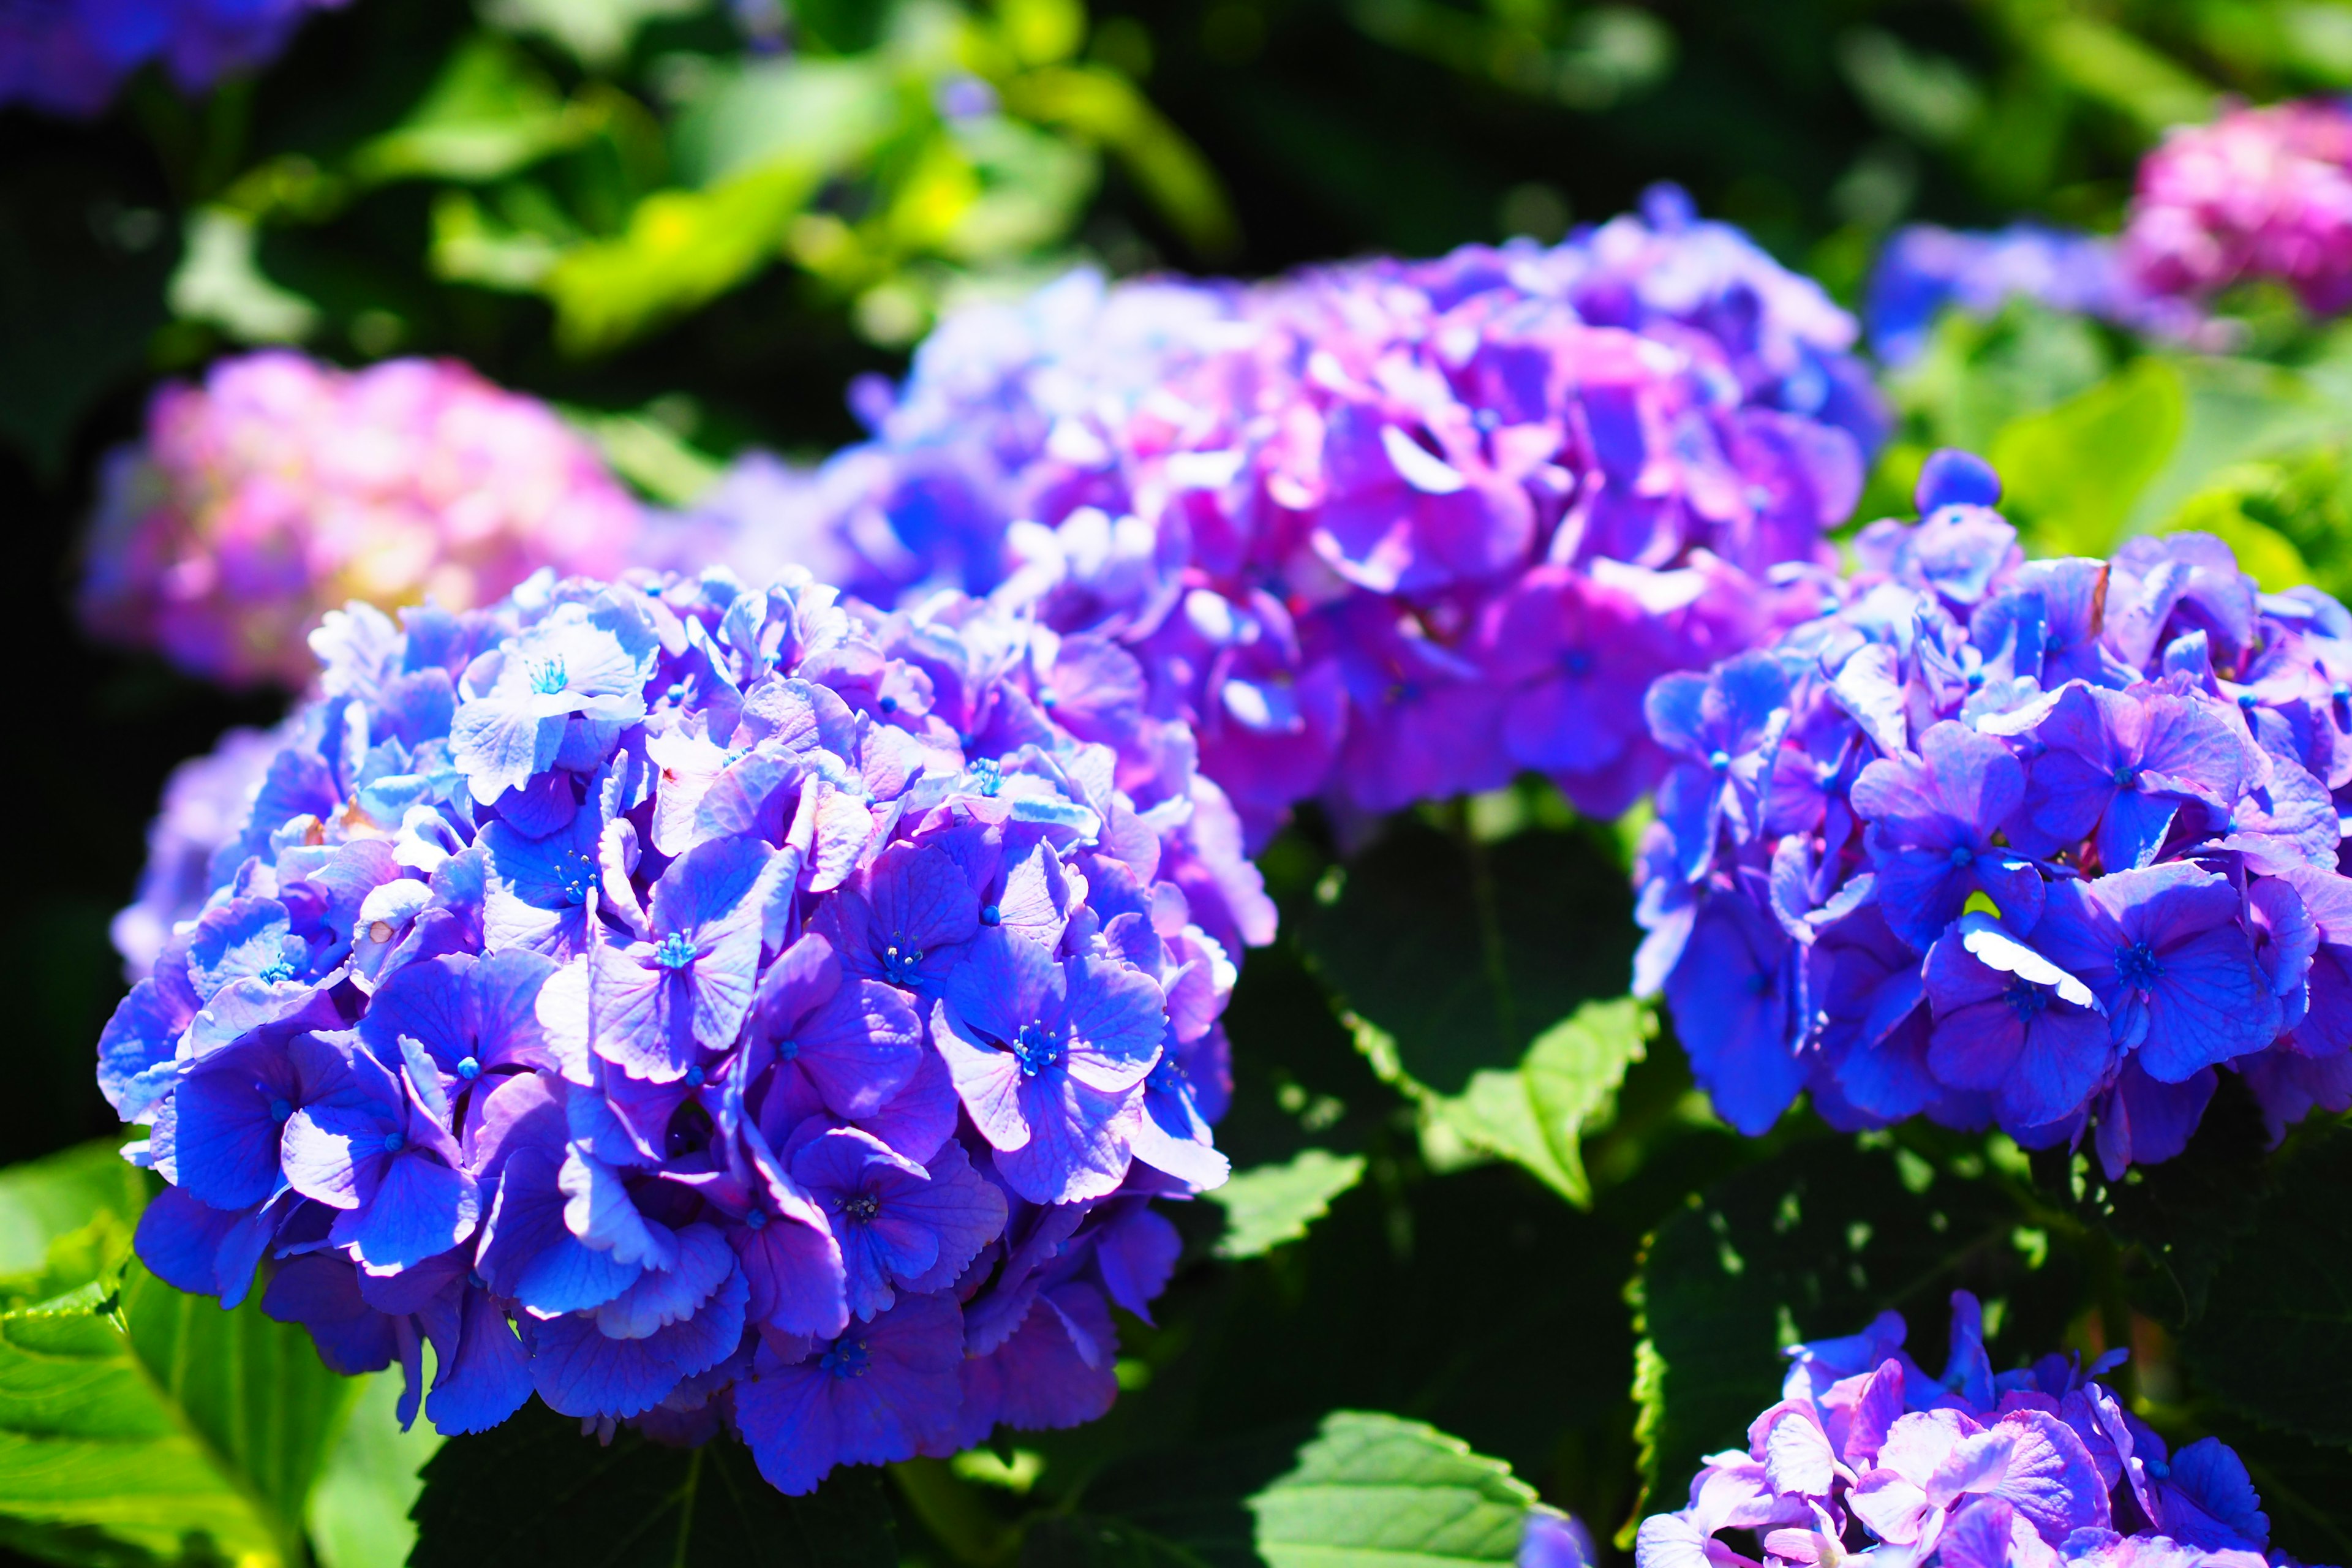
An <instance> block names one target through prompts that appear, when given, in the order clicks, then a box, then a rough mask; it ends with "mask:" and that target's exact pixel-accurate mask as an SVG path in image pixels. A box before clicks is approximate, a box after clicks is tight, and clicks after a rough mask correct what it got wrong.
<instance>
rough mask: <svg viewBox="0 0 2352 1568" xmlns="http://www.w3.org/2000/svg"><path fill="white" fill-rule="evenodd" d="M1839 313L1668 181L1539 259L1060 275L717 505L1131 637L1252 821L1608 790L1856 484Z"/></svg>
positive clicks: (830, 559)
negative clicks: (820, 449)
mask: <svg viewBox="0 0 2352 1568" xmlns="http://www.w3.org/2000/svg"><path fill="white" fill-rule="evenodd" d="M1854 335H1855V328H1854V324H1853V321H1852V320H1851V319H1850V318H1848V317H1847V316H1845V315H1844V314H1843V312H1842V311H1840V310H1838V309H1837V308H1836V307H1835V306H1833V305H1832V303H1831V302H1830V301H1829V300H1828V298H1827V297H1826V296H1825V295H1823V294H1822V292H1821V290H1820V289H1818V288H1816V287H1815V286H1814V285H1813V284H1811V282H1809V281H1807V280H1805V279H1801V278H1799V277H1797V276H1795V275H1793V274H1791V273H1789V272H1787V271H1786V270H1784V269H1783V268H1780V267H1779V266H1778V265H1777V264H1776V263H1774V262H1773V261H1772V260H1771V259H1770V258H1769V257H1767V256H1766V255H1764V253H1763V252H1761V251H1760V250H1759V249H1757V248H1756V247H1754V245H1753V244H1751V243H1750V242H1749V241H1748V240H1747V239H1746V238H1745V237H1743V236H1742V235H1740V234H1739V232H1738V230H1736V229H1733V228H1731V227H1728V226H1725V225H1721V224H1713V223H1704V222H1701V221H1699V220H1698V219H1697V218H1696V216H1694V215H1693V214H1692V212H1691V211H1690V208H1689V204H1688V202H1687V200H1686V199H1685V198H1684V197H1683V196H1682V195H1681V194H1680V193H1679V192H1675V191H1672V190H1669V189H1662V190H1660V191H1657V192H1654V193H1653V194H1652V195H1651V197H1650V199H1649V201H1648V203H1647V205H1646V207H1645V211H1644V215H1643V216H1641V217H1633V216H1626V217H1621V218H1618V219H1616V220H1614V221H1613V222H1612V223H1609V224H1607V225H1604V226H1601V227H1599V228H1597V229H1590V230H1586V231H1583V232H1580V233H1579V234H1577V235H1575V236H1572V237H1570V239H1569V240H1568V241H1567V242H1565V243H1563V244H1562V245H1560V246H1558V247H1551V248H1545V247H1539V246H1537V245H1535V244H1533V243H1532V242H1521V243H1514V244H1512V245H1509V246H1506V247H1502V248H1500V249H1493V248H1487V247H1467V248H1465V249H1462V250H1459V251H1456V252H1454V254H1452V255H1450V256H1447V257H1444V258H1441V259H1439V260H1436V261H1432V262H1426V263H1407V262H1398V261H1391V260H1376V261H1370V262H1364V263H1360V264H1354V265H1349V266H1345V267H1339V268H1320V269H1312V270H1308V271H1306V272H1302V273H1299V274H1297V275H1295V276H1292V277H1290V278H1286V279H1279V280H1276V281H1275V282H1272V283H1268V284H1265V285H1262V286H1257V287H1254V288H1247V289H1244V288H1240V287H1237V286H1232V285H1222V284H1209V285H1190V284H1179V283H1167V282H1156V281H1155V282H1143V283H1137V284H1121V285H1118V286H1117V287H1113V288H1108V289H1106V288H1105V287H1104V286H1103V285H1102V284H1101V283H1100V281H1099V280H1098V279H1091V278H1087V277H1084V276H1081V277H1079V278H1076V279H1066V280H1065V281H1064V282H1062V283H1061V284H1058V285H1056V286H1055V287H1054V288H1052V289H1047V290H1045V292H1044V293H1041V294H1039V295H1037V296H1035V297H1034V298H1033V299H1032V300H1028V301H1026V302H1025V303H1023V304H1021V305H1017V306H1009V307H1003V308H998V309H994V310H987V311H982V312H979V313H976V314H971V315H967V316H965V317H962V318H959V319H955V320H951V321H950V322H949V323H948V325H947V326H945V327H944V328H942V329H941V331H940V334H939V335H938V336H936V337H935V338H934V339H932V340H931V342H929V343H928V344H926V345H925V347H924V348H923V350H922V351H921V352H920V353H919V355H918V356H917V360H916V364H915V369H914V373H913V374H912V376H911V377H910V379H909V381H908V384H907V385H906V386H905V387H904V388H902V389H901V390H900V392H899V394H898V397H897V398H896V400H895V401H891V400H888V399H887V397H886V396H885V395H882V394H881V392H880V389H877V388H874V387H871V386H869V387H868V388H867V389H866V392H865V393H864V394H863V397H864V399H865V402H866V412H867V415H868V417H869V423H870V424H872V425H873V426H874V427H875V429H876V431H877V435H876V437H875V438H874V439H873V440H872V441H869V442H867V443H866V444H864V445H861V446H858V447H852V448H850V449H848V450H847V451H845V452H843V453H841V454H840V455H838V456H837V457H835V458H834V459H832V461H831V462H830V463H828V464H827V465H826V466H825V468H824V469H823V470H822V471H821V472H819V473H818V474H816V475H814V476H810V477H803V478H797V479H794V480H793V482H792V483H790V484H787V485H770V486H768V487H767V488H766V489H765V491H764V493H765V494H766V495H768V496H769V497H772V498H774V500H775V503H776V504H775V505H774V507H773V516H774V521H773V522H772V523H771V522H770V521H766V520H763V519H761V518H759V517H756V516H751V517H747V518H746V519H745V520H744V521H743V522H742V524H741V531H742V532H743V533H744V534H745V536H746V537H747V538H751V537H756V536H758V535H760V534H761V533H763V532H765V531H769V530H770V529H771V528H774V529H779V530H782V531H786V532H788V533H789V534H790V536H791V537H792V538H793V541H794V543H793V550H794V552H796V553H797V554H798V555H800V556H801V557H802V558H803V559H809V560H812V561H821V562H823V563H824V567H825V569H827V570H832V571H835V572H838V573H839V574H840V577H839V580H840V581H841V583H842V584H843V586H844V587H845V589H846V590H848V591H850V592H852V593H856V594H858V595H864V596H866V597H868V598H871V599H873V600H875V601H877V602H879V603H908V602H915V601H919V597H920V595H922V594H924V593H926V592H929V591H930V590H931V589H933V588H935V587H936V586H938V585H940V584H947V585H951V586H954V587H958V588H961V589H964V590H966V591H969V592H973V593H984V594H986V595H989V596H990V598H991V599H992V602H993V603H995V604H996V605H999V606H1000V607H1002V608H1004V609H1006V610H1008V611H1012V612H1014V613H1017V614H1020V615H1023V616H1029V617H1032V618H1034V620H1035V621H1037V622H1038V623H1039V624H1041V625H1043V626H1049V627H1052V628H1054V629H1055V630H1056V631H1060V632H1063V633H1076V632H1084V633H1089V634H1093V635H1097V636H1100V637H1106V638H1108V639H1109V640H1110V641H1112V642H1114V643H1116V644H1118V645H1119V646H1121V647H1125V648H1128V649H1129V650H1130V651H1132V652H1133V653H1134V655H1135V656H1136V658H1137V659H1138V660H1139V663H1140V665H1141V668H1143V669H1144V671H1145V673H1146V677H1147V680H1148V685H1149V690H1148V692H1147V695H1146V698H1145V707H1146V710H1147V711H1149V712H1150V713H1151V714H1153V715H1154V716H1156V717H1159V718H1161V719H1165V720H1169V721H1178V722H1181V723H1183V724H1185V725H1186V726H1188V727H1189V728H1191V729H1192V731H1193V732H1194V733H1195V734H1197V735H1198V737H1199V741H1200V747H1201V765H1202V771H1203V772H1204V773H1207V774H1208V775H1209V776H1211V777H1212V778H1214V779H1215V780H1216V781H1217V782H1218V783H1219V784H1221V785H1223V788H1224V790H1225V792H1226V793H1227V795H1229V796H1230V797H1231V798H1232V800H1233V802H1234V805H1235V806H1236V808H1237V809H1238V810H1239V811H1240V813H1241V815H1242V817H1243V820H1244V823H1245V824H1246V825H1247V826H1248V830H1249V833H1250V836H1251V840H1252V842H1253V843H1255V842H1261V841H1263V839H1264V838H1265V837H1266V836H1268V835H1269V834H1271V833H1272V832H1273V830H1274V829H1275V828H1276V826H1278V825H1279V824H1280V823H1281V821H1282V820H1283V818H1284V816H1286V813H1287V811H1288V810H1289V808H1290V807H1291V805H1293V804H1294V803H1296V802H1297V801H1299V800H1302V799H1306V798H1308V797H1312V796H1316V795H1328V796H1331V797H1335V798H1336V801H1337V803H1338V804H1339V805H1342V806H1343V807H1346V808H1349V809H1350V810H1354V811H1359V812H1378V811H1386V810H1390V809H1392V808H1394V807H1397V806H1401V805H1406V804H1408V803H1411V802H1412V801H1415V800H1419V799H1423V798H1426V797H1429V796H1433V795H1447V794H1453V793H1456V792H1460V791H1466V790H1477V789H1484V788H1488V787H1492V786H1494V785H1496V784H1502V783H1504V782H1507V780H1508V779H1509V778H1510V777H1511V776H1512V775H1513V773H1515V772H1517V771H1518V770H1522V769H1532V770H1537V771H1540V772H1543V773H1549V774H1550V775H1552V776H1553V777H1555V778H1557V779H1558V780H1559V782H1560V784H1562V786H1563V787H1564V788H1565V789H1566V790H1567V792H1568V793H1569V795H1570V797H1571V798H1572V799H1574V800H1575V801H1576V803H1577V804H1578V805H1580V807H1583V808H1584V809H1587V810H1589V811H1592V812H1595V813H1601V814H1607V815H1614V814H1615V813H1617V812H1619V811H1622V810H1623V809H1624V808H1625V806H1626V805H1629V804H1630V803H1631V802H1632V801H1633V799H1635V798H1636V797H1637V796H1638V795H1640V794H1641V793H1642V792H1643V790H1645V789H1647V788H1648V787H1650V786H1651V785H1652V784H1654V782H1655V781H1656V779H1657V777H1658V776H1659V774H1660V773H1661V772H1662V770H1663V767H1664V753H1663V752H1660V751H1659V750H1658V749H1657V748H1656V747H1655V746H1654V743H1653V742H1651V741H1650V739H1649V737H1648V736H1647V735H1646V733H1645V732H1644V731H1643V725H1642V722H1641V714H1640V710H1639V697H1638V693H1639V692H1640V691H1641V690H1642V689H1643V688H1644V687H1645V686H1646V685H1647V684H1648V682H1649V680H1650V679H1651V678H1653V677H1654V676H1655V675H1658V674H1660V673H1662V672H1664V671H1666V670H1670V669H1676V668H1697V667H1700V666H1703V665H1704V664H1705V663H1706V662H1707V661H1708V660H1710V659H1712V658H1719V657H1722V656H1723V655H1724V654H1726V653H1727V652H1728V651H1730V650H1732V649H1734V648H1737V647H1745V646H1748V644H1749V643H1750V642H1752V641H1753V640H1754V639H1755V638H1756V637H1759V635H1764V634H1765V633H1767V632H1769V630H1770V629H1771V628H1772V627H1773V626H1775V625H1776V624H1777V622H1776V618H1775V617H1776V616H1777V614H1778V612H1779V610H1780V601H1779V599H1778V597H1777V596H1776V595H1775V594H1774V593H1773V592H1772V591H1771V589H1770V587H1769V575H1770V574H1771V572H1772V570H1773V569H1774V568H1775V567H1776V566H1777V565H1779V564H1780V563H1787V562H1791V561H1797V562H1813V561H1816V560H1819V559H1822V551H1823V548H1824V547H1823V546H1822V531H1823V530H1824V529H1825V528H1827V527H1829V526H1831V525H1832V524H1835V523H1837V522H1840V521H1843V519H1844V518H1845V516H1846V515H1847V513H1848V512H1849V511H1850V510H1852V508H1853V504H1854V502H1855V500H1856V498H1857V497H1858V495H1859V493H1860V487H1861V481H1862V473H1863V461H1864V456H1865V455H1866V454H1867V452H1868V451H1870V450H1871V449H1872V447H1874V445H1875V443H1876V442H1877V440H1878V439H1879V437H1880V436H1881V435H1882V433H1883V426H1884V419H1883V416H1882V413H1881V410H1880V405H1879V403H1878V401H1877V399H1876V396H1875V394H1874V392H1873V391H1872V389H1871V388H1870V385H1869V384H1868V382H1867V379H1866V377H1865V375H1864V372H1863V370H1862V368H1861V366H1860V364H1859V363H1858V362H1857V361H1856V360H1855V359H1854V358H1853V356H1852V355H1851V354H1850V353H1847V350H1848V348H1849V346H1850V345H1851V343H1852V342H1853V338H1854ZM752 510H757V509H756V507H754V508H753V509H752ZM1808 608H1809V605H1808Z"/></svg>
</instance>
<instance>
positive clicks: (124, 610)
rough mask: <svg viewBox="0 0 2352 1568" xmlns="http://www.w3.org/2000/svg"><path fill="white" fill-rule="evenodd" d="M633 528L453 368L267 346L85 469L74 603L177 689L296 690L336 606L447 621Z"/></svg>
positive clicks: (187, 394)
mask: <svg viewBox="0 0 2352 1568" xmlns="http://www.w3.org/2000/svg"><path fill="white" fill-rule="evenodd" d="M639 524H640V509H639V508H638V507H637V505H636V503H635V501H634V500H631V499H630V497H629V495H628V493H627V492H626V491H625V490H624V489H622V488H621V486H620V485H619V483H618V482H617V481H616V480H615V479H614V478H613V477H612V475H611V474H610V473H609V472H607V470H606V469H605V467H604V462H603V460H602V459H601V458H599V457H598V456H597V454H596V451H595V449H594V448H593V447H591V446H590V445H589V444H588V443H587V442H586V441H585V440H583V438H582V437H579V436H578V435H576V434H574V433H573V432H572V431H571V430H570V429H568V428H567V427H566V426H564V425H563V423H562V421H561V420H560V419H558V418H557V417H556V416H555V415H554V414H553V413H552V412H551V410H550V409H548V408H547V407H546V406H545V405H543V404H541V403H539V402H537V401H536V400H534V399H532V398H529V397H525V396H522V395H518V394H515V393H510V392H507V391H503V390H501V389H500V388H499V387H497V386H494V385H492V384H490V383H488V382H487V381H485V380H483V379H482V377H480V376H479V375H478V374H475V373H474V372H473V371H472V370H470V369H468V368H467V366H465V365H463V364H460V363H457V362H455V361H448V360H440V361H436V360H422V359H403V360H393V361H388V362H386V363H382V364H377V365H373V366H371V367H369V368H367V369H365V370H361V371H355V372H352V371H343V370H339V369H337V368H335V367H334V366H332V365H328V364H322V363H319V362H318V361H316V360H312V359H309V358H306V357H304V356H303V355H300V354H297V353H289V352H286V351H282V350H272V351H268V352H265V353H255V354H248V355H245V356H242V357H239V358H236V359H230V360H225V361H223V362H221V363H218V364H216V365H215V366H214V367H213V368H212V371H211V373H210V374H208V375H206V377H205V380H204V382H203V384H200V385H188V384H173V385H169V386H166V387H164V388H163V390H162V391H161V392H160V393H158V394H157V395H156V397H155V399H154V402H153V403H152V405H150V407H149V409H148V416H147V432H146V440H145V442H144V443H143V445H142V446H140V447H131V448H126V449H124V450H122V451H120V452H118V453H116V454H115V455H114V456H113V458H111V459H110V461H109V463H108V465H107V468H106V474H105V479H104V486H103V493H102V495H101V499H100V505H99V509H98V516H97V519H96V521H95V523H94V525H93V528H92V533H91V538H90V542H89V556H88V564H87V568H86V572H85V575H84V578H83V581H82V586H81V595H80V607H81V612H82V617H83V621H84V623H85V624H86V625H87V626H89V629H90V630H91V631H92V632H94V633H96V634H97V635H99V636H100V637H105V638H107V639H109V640H110V641H115V642H121V643H127V644H130V645H132V646H139V647H152V648H155V649H157V650H158V651H160V652H161V653H163V656H164V657H165V658H169V659H171V660H172V661H173V663H175V664H178V665H180V666H181V667H182V668H186V669H188V670H191V671H193V672H194V673H196V674H199V675H202V676H205V677H207V678H210V679H215V680H220V681H224V682H226V683H229V684H232V685H238V686H250V685H260V684H266V683H272V682H275V683H278V684H280V685H285V686H289V687H299V686H302V685H303V684H305V683H307V682H308V681H309V680H310V677H311V673H312V668H313V663H312V659H311V655H310V647H309V644H308V643H307V642H306V641H305V639H306V637H308V636H309V634H310V628H311V627H312V626H316V625H317V624H318V622H319V619H320V616H322V615H323V614H324V613H325V612H326V611H328V610H329V609H331V608H334V607H336V606H339V605H342V604H343V603H344V602H345V601H347V600H351V599H358V600H360V601H362V602H364V603H367V604H372V605H378V606H380V607H384V608H390V607H393V606H396V605H409V604H415V603H419V602H421V601H423V600H425V599H427V598H430V599H432V600H434V601H435V602H436V603H437V604H439V605H441V606H442V607H443V608H445V609H449V610H464V609H469V608H473V607H475V606H477V605H487V604H490V603H492V602H494V601H496V600H497V599H498V598H499V596H500V595H504V594H505V593H507V592H508V591H509V589H511V588H513V587H514V586H515V585H516V584H519V583H520V582H521V581H522V580H523V579H524V578H526V577H528V576H530V574H531V573H533V572H535V571H537V570H538V569H539V568H541V567H542V566H551V567H553V568H555V569H556V571H558V572H559V573H562V574H575V573H576V574H591V575H604V576H609V575H611V574H614V573H615V572H617V571H618V570H620V569H621V567H623V566H624V565H625V564H627V563H628V551H629V549H630V545H631V541H632V539H633V537H634V536H635V533H636V532H637V530H638V527H639Z"/></svg>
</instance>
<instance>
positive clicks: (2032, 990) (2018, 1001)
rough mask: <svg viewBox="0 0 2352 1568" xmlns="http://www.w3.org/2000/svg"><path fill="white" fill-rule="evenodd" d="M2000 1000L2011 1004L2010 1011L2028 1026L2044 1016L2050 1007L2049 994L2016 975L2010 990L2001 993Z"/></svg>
mask: <svg viewBox="0 0 2352 1568" xmlns="http://www.w3.org/2000/svg"><path fill="white" fill-rule="evenodd" d="M2000 999H2001V1000H2002V1001H2004V1002H2006V1003H2008V1004H2009V1010H2010V1011H2011V1012H2012V1013H2014V1014H2016V1015H2017V1016H2018V1021H2019V1022H2021V1023H2026V1024H2030V1023H2032V1022H2033V1020H2034V1019H2036V1018H2039V1017H2040V1016H2042V1013H2043V1011H2044V1010H2046V1009H2047V1008H2048V1007H2049V1005H2050V993H2049V992H2047V991H2045V990H2043V989H2042V987H2041V986H2039V985H2036V984H2033V982H2032V981H2031V980H2025V979H2021V978H2019V977H2017V976H2015V975H2011V977H2010V982H2009V989H2007V990H2006V991H2003V992H2002V993H2001V995H2000Z"/></svg>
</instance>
